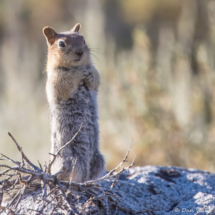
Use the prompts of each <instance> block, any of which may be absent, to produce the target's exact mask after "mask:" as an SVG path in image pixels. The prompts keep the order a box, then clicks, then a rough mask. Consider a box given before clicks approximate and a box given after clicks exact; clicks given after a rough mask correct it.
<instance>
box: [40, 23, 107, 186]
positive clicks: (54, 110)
mask: <svg viewBox="0 0 215 215" xmlns="http://www.w3.org/2000/svg"><path fill="white" fill-rule="evenodd" d="M79 30H80V24H76V25H75V26H74V28H73V29H72V30H71V31H66V32H61V33H56V32H55V31H54V30H53V29H52V28H51V27H45V28H44V29H43V34H44V35H45V37H46V40H47V45H48V60H47V82H46V93H47V98H48V103H49V109H50V118H51V142H52V149H51V152H52V153H56V152H57V150H58V149H59V148H60V147H62V146H63V145H64V144H66V143H67V142H68V141H70V140H71V139H72V137H73V136H74V135H75V133H76V132H77V131H78V129H79V128H80V126H81V124H82V123H83V127H82V128H81V130H80V131H79V133H78V135H77V136H76V138H75V139H74V140H73V142H72V143H71V144H69V145H68V146H66V147H65V148H64V149H63V150H62V151H61V152H60V155H59V156H57V158H56V160H55V161H54V163H53V165H52V169H51V173H52V174H55V173H57V172H59V171H62V173H61V174H59V176H58V178H59V179H60V180H67V181H68V180H71V181H75V182H84V181H88V180H92V179H96V178H98V177H101V176H102V175H103V174H104V172H105V162H104V158H103V156H102V155H101V153H100V151H99V142H98V141H99V137H98V135H99V129H98V115H97V91H98V86H99V81H100V77H99V73H98V71H97V70H96V68H95V67H94V66H93V64H92V61H91V56H90V50H89V48H88V47H87V45H86V43H85V40H84V37H83V36H82V35H80V34H79Z"/></svg>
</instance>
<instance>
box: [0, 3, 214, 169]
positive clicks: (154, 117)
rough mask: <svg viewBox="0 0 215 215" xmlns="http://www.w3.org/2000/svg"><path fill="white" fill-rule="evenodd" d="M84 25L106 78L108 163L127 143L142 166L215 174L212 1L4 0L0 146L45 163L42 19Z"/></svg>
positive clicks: (62, 26) (59, 27)
mask: <svg viewBox="0 0 215 215" xmlns="http://www.w3.org/2000/svg"><path fill="white" fill-rule="evenodd" d="M77 22H80V23H81V24H82V29H81V33H82V34H83V35H84V36H85V40H86V42H87V44H88V45H89V47H90V48H91V52H92V56H93V61H94V63H95V65H96V67H97V68H98V70H99V72H100V75H101V86H100V90H99V95H98V101H99V117H100V120H99V125H100V148H101V151H102V154H104V156H105V160H106V163H107V169H110V168H113V167H115V166H116V165H118V163H119V162H120V161H121V160H122V158H123V157H124V155H125V154H126V152H127V149H128V147H129V145H130V144H131V142H133V145H132V148H131V151H130V159H129V160H132V158H133V157H134V155H135V154H137V157H136V165H141V166H143V165H168V166H169V165H176V166H183V167H187V168H198V169H202V170H207V171H213V172H214V171H215V158H214V154H215V108H214V103H215V1H212V0H204V1H202V0H189V1H185V0H184V1H182V0H150V1H149V0H132V1H131V0H100V1H99V0H55V1H52V0H46V1H37V0H19V1H17V0H2V1H0V152H1V153H4V154H6V155H8V156H10V157H12V158H14V159H20V156H19V153H18V152H17V149H16V148H15V145H14V144H13V142H12V140H11V139H10V138H9V136H8V135H7V132H8V131H10V132H11V133H12V134H13V135H14V137H15V138H16V139H17V141H18V143H19V144H20V145H21V146H22V147H23V149H24V151H25V153H26V154H27V155H28V156H29V157H30V158H31V159H32V161H33V162H34V163H37V160H39V161H40V162H41V163H42V164H44V163H45V161H46V162H48V160H49V155H48V153H49V151H50V145H51V144H50V125H49V113H48V104H47V101H46V95H45V81H46V73H45V64H46V55H47V46H46V41H45V38H44V36H43V34H42V28H43V27H44V26H47V25H49V26H52V27H53V28H54V29H55V30H56V31H58V32H60V31H65V30H69V29H71V28H72V27H73V26H74V25H75V24H76V23H77Z"/></svg>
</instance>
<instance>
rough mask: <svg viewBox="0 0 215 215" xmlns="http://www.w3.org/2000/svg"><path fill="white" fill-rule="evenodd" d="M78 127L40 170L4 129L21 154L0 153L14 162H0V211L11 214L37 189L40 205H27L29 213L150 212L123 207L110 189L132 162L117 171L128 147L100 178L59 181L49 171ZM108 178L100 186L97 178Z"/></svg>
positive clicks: (101, 179) (125, 159) (123, 161)
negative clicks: (16, 157)
mask: <svg viewBox="0 0 215 215" xmlns="http://www.w3.org/2000/svg"><path fill="white" fill-rule="evenodd" d="M81 128H82V125H81V127H80V128H79V130H78V131H77V133H76V134H75V135H74V136H73V138H72V139H71V140H70V141H69V142H67V143H66V144H65V145H64V146H63V147H61V148H60V149H59V150H58V151H57V153H56V154H51V155H52V156H53V159H52V160H51V161H50V162H49V164H48V166H47V167H46V166H45V168H44V170H43V168H42V165H41V164H40V163H39V162H38V163H39V166H40V167H38V166H36V165H34V164H33V163H32V162H31V161H30V160H29V159H28V158H27V156H26V155H25V154H24V152H23V150H22V148H21V147H20V146H19V144H18V143H17V141H16V140H15V138H14V137H13V136H12V135H11V134H10V133H8V134H9V136H10V137H11V138H12V140H13V142H14V143H15V145H16V147H17V149H18V151H19V152H20V154H21V156H22V162H18V161H14V160H13V159H11V158H9V157H7V156H6V155H3V154H2V158H4V160H7V161H10V162H12V163H13V164H14V166H13V167H10V166H8V165H0V167H2V168H4V169H5V170H3V171H2V172H0V177H4V179H3V180H2V181H0V213H2V212H3V211H8V212H10V214H15V211H16V209H17V208H18V207H19V204H20V203H21V201H22V200H23V199H24V196H27V195H28V194H29V192H30V193H31V195H32V194H33V193H34V194H35V193H36V192H37V191H40V195H37V201H38V202H37V203H41V204H40V205H42V206H40V207H39V208H37V209H35V208H34V207H32V208H28V211H29V213H36V214H54V213H55V212H58V211H60V212H64V213H66V214H80V213H81V210H83V211H87V210H88V211H89V212H90V211H91V209H92V208H94V210H95V208H96V210H97V212H98V213H99V214H100V213H103V212H104V213H106V214H110V211H111V210H117V211H123V212H126V213H131V214H138V213H142V214H143V213H144V212H146V213H149V214H150V212H149V211H148V210H147V209H146V210H144V211H134V210H132V209H130V208H127V207H125V206H124V204H123V203H121V202H120V197H119V196H118V195H117V194H116V193H114V191H113V190H112V187H113V186H114V185H115V184H116V183H117V178H118V177H119V175H120V174H121V173H122V172H124V171H126V170H128V169H129V168H131V167H132V166H133V165H134V159H133V161H132V163H131V164H130V165H129V166H128V167H126V168H122V169H121V170H119V171H118V172H117V170H118V169H119V168H120V167H121V166H122V164H124V163H125V162H126V161H127V158H128V154H129V151H130V148H131V147H130V148H129V150H128V151H127V153H126V156H125V157H124V159H123V160H122V162H121V163H120V164H119V165H118V166H117V167H116V168H114V169H113V170H111V171H110V172H109V173H107V174H106V175H105V176H103V177H102V178H99V179H96V180H91V181H87V182H84V183H76V182H72V181H70V182H66V181H60V180H59V179H58V177H57V175H58V174H59V173H57V174H54V175H51V173H50V169H51V166H52V164H53V163H54V161H55V158H56V157H57V156H58V155H59V153H60V151H61V150H62V149H63V148H64V147H66V146H67V145H69V144H70V143H71V142H72V141H73V140H74V138H75V137H76V136H77V134H78V133H79V131H80V129H81ZM110 178H115V181H114V182H113V183H112V186H111V187H110V188H109V189H103V187H102V185H101V183H100V182H101V181H104V180H107V179H110ZM80 200H82V202H83V201H84V204H82V208H77V207H76V205H78V203H79V202H80ZM35 203H36V202H35ZM48 207H49V209H48ZM47 210H48V212H47V213H45V212H44V211H47Z"/></svg>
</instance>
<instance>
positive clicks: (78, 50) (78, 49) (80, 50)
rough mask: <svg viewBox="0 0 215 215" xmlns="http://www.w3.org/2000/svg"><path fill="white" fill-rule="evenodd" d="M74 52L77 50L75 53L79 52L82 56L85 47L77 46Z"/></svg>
mask: <svg viewBox="0 0 215 215" xmlns="http://www.w3.org/2000/svg"><path fill="white" fill-rule="evenodd" d="M74 52H75V54H77V55H78V56H80V57H81V56H82V55H83V53H84V49H83V48H82V47H79V48H76V49H75V50H74Z"/></svg>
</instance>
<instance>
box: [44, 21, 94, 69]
mask: <svg viewBox="0 0 215 215" xmlns="http://www.w3.org/2000/svg"><path fill="white" fill-rule="evenodd" d="M80 28H81V25H80V24H79V23H78V24H76V25H75V26H74V27H73V28H72V29H71V31H66V32H61V33H57V32H56V31H55V30H54V29H52V28H51V27H44V28H43V34H44V36H45V37H46V40H47V45H48V64H51V65H52V66H62V67H72V66H79V65H87V64H89V62H90V53H89V48H88V47H87V45H86V43H85V40H84V37H83V36H82V35H80V34H79V30H80Z"/></svg>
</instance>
